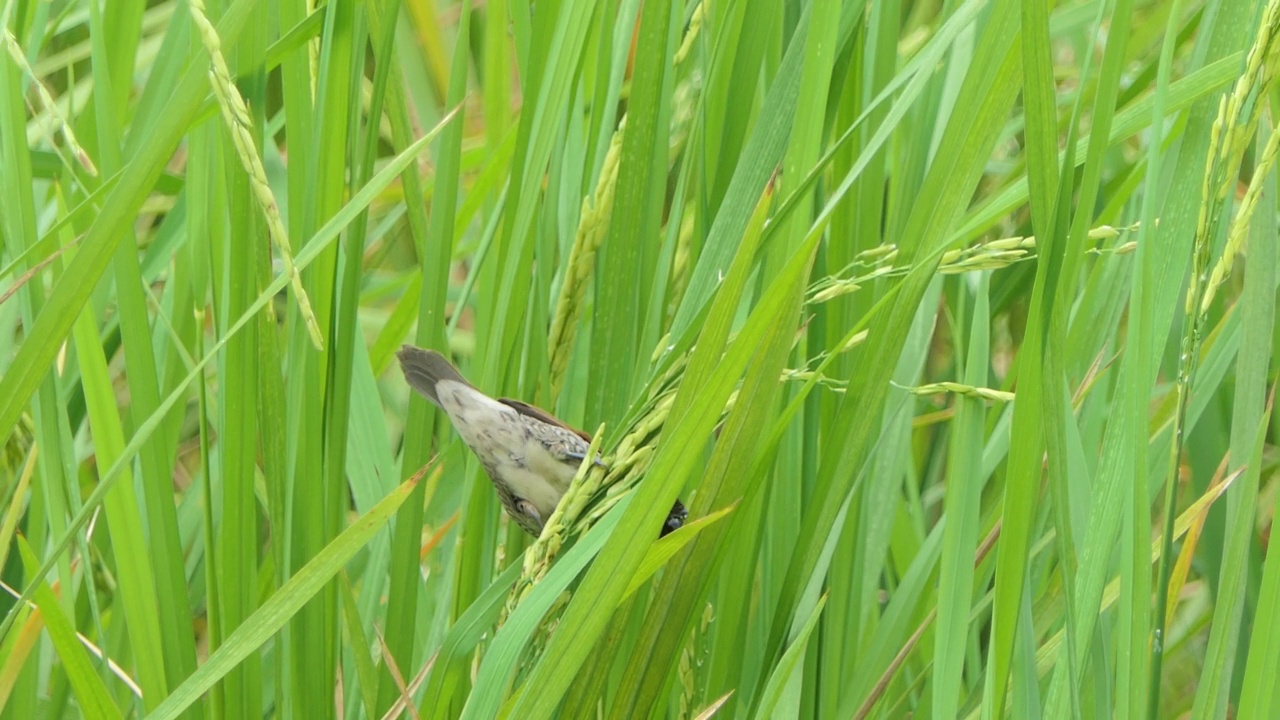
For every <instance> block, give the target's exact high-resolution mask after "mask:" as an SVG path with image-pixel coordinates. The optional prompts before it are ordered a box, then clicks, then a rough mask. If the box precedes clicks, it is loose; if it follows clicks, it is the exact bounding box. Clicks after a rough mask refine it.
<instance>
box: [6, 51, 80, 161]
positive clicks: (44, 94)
mask: <svg viewBox="0 0 1280 720" xmlns="http://www.w3.org/2000/svg"><path fill="white" fill-rule="evenodd" d="M4 44H5V49H6V50H8V52H9V57H11V58H13V62H14V63H16V64H17V65H18V67H19V68H21V70H22V72H23V74H24V75H26V76H27V77H28V78H29V79H30V80H31V84H32V85H34V86H35V89H36V96H37V97H39V98H40V105H41V107H43V108H44V111H45V112H47V113H49V117H51V118H53V121H54V123H56V124H57V126H58V131H59V132H61V133H62V139H63V140H65V141H66V143H67V147H69V148H71V152H73V153H75V156H76V162H78V163H80V166H81V167H83V168H84V170H85V172H87V173H89V174H90V175H92V176H93V177H97V176H98V168H97V166H96V165H94V164H93V160H92V159H91V158H90V157H89V153H87V152H85V149H84V148H83V147H81V146H80V143H79V142H78V141H77V140H76V133H75V130H73V129H72V128H71V123H69V122H67V118H66V116H65V115H63V114H62V111H61V110H59V109H58V103H57V101H56V100H54V99H53V93H51V92H49V88H47V87H45V84H44V83H43V82H42V81H41V80H40V76H38V75H36V73H35V71H34V70H32V69H31V65H30V64H29V63H28V62H27V56H26V55H25V54H23V52H22V46H21V45H19V44H18V40H17V38H15V37H14V36H13V33H12V32H10V31H9V30H8V29H6V30H5V31H4ZM54 149H55V151H56V150H57V146H56V145H55V146H54ZM59 154H61V153H59Z"/></svg>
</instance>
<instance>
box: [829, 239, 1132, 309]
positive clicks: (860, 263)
mask: <svg viewBox="0 0 1280 720" xmlns="http://www.w3.org/2000/svg"><path fill="white" fill-rule="evenodd" d="M1137 228H1138V225H1137V223H1135V224H1133V225H1129V226H1126V227H1121V228H1115V227H1111V226H1110V225H1100V226H1098V227H1096V228H1094V229H1092V230H1090V231H1089V239H1091V240H1095V241H1099V240H1113V239H1115V238H1117V237H1119V236H1120V235H1121V234H1123V233H1127V232H1133V231H1134V230H1137ZM1136 247H1137V246H1136V245H1134V244H1132V243H1124V244H1121V245H1118V246H1115V247H1111V248H1106V249H1102V248H1089V250H1088V251H1087V252H1089V253H1090V254H1103V253H1106V254H1115V255H1124V254H1128V253H1130V252H1133V250H1134V248H1136ZM1035 250H1036V239H1035V236H1031V235H1028V236H1026V237H1021V236H1018V237H1007V238H1000V239H998V240H990V241H988V242H985V243H978V244H977V245H973V246H971V247H967V248H958V249H955V250H948V251H947V252H945V253H943V255H942V260H941V262H940V263H939V265H938V273H939V274H941V275H958V274H960V273H967V272H978V271H982V270H1003V269H1005V268H1007V267H1010V266H1011V265H1014V264H1015V263H1019V262H1023V261H1025V260H1030V259H1032V258H1034V257H1036V255H1035ZM897 258H898V247H897V246H896V245H892V244H890V245H879V246H876V247H873V248H870V249H868V250H864V251H862V252H860V253H858V255H857V256H856V257H854V259H853V262H851V263H849V264H848V265H846V266H845V267H844V268H843V269H842V270H841V271H840V272H839V273H836V274H835V275H833V276H831V277H827V278H823V279H822V280H819V281H817V282H815V283H814V284H813V285H812V286H811V287H810V288H809V302H810V303H824V302H827V301H829V300H834V299H835V298H838V297H840V296H842V295H848V294H849V293H852V292H857V291H858V290H860V289H861V288H862V286H863V285H865V284H866V283H869V282H871V281H873V280H880V279H883V278H896V277H903V276H905V275H906V274H907V273H908V272H910V271H911V267H910V266H901V267H899V266H895V265H894V261H895V260H897ZM849 273H855V274H852V275H848V274H849ZM846 275H847V276H846Z"/></svg>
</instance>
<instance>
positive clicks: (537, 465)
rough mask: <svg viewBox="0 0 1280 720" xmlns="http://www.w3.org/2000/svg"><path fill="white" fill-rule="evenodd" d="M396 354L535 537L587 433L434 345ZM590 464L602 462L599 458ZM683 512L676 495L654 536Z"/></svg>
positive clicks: (574, 467) (677, 523)
mask: <svg viewBox="0 0 1280 720" xmlns="http://www.w3.org/2000/svg"><path fill="white" fill-rule="evenodd" d="M396 357H397V359H399V361H400V369H401V371H402V372H403V373H404V379H405V382H407V383H408V384H409V387H411V388H413V390H414V391H415V392H417V393H418V394H419V395H422V396H423V397H424V398H426V399H427V400H428V401H430V402H431V404H433V405H435V406H436V407H438V408H440V409H441V410H443V411H444V412H445V414H446V415H448V416H449V421H450V422H452V423H453V427H454V429H455V430H456V431H457V432H458V435H459V436H461V437H462V441H463V442H464V443H466V445H467V447H469V448H471V451H472V452H473V453H475V455H476V457H477V458H478V459H479V460H480V464H481V465H482V466H483V467H484V470H485V473H486V474H488V476H489V479H490V480H491V481H492V482H493V487H494V489H495V490H497V492H498V499H499V500H501V501H502V507H503V508H504V509H505V510H506V511H507V514H508V515H509V516H510V517H511V519H512V520H514V521H515V523H516V525H518V526H520V528H521V529H522V530H524V531H525V532H527V533H529V534H530V535H533V536H535V537H536V536H538V535H540V534H541V533H542V528H543V526H544V525H545V524H546V521H547V519H548V518H550V517H551V513H552V512H554V511H555V509H556V505H558V504H559V503H560V499H561V498H562V497H564V494H565V492H566V491H568V489H569V483H570V482H571V481H572V480H573V477H574V475H575V474H577V471H578V467H579V465H581V464H582V461H583V459H584V458H586V454H587V452H588V451H589V449H590V444H591V436H590V435H589V434H587V433H585V432H583V431H582V430H578V429H576V428H574V427H571V426H570V425H568V424H566V423H564V422H562V421H561V420H559V419H557V418H556V417H555V416H553V415H551V413H548V412H547V411H545V410H543V409H541V408H538V407H535V406H533V405H530V404H528V403H525V402H521V401H519V400H513V399H511V398H498V399H494V398H492V397H489V396H488V395H486V394H484V393H483V392H480V391H479V390H478V389H476V387H475V386H474V385H472V384H471V383H470V382H467V379H466V378H464V377H463V376H462V373H460V372H458V369H457V368H456V367H454V365H453V363H451V362H449V360H448V358H446V357H445V356H444V355H441V354H440V353H438V352H436V351H434V350H427V349H424V348H420V347H416V346H413V345H408V344H406V345H403V346H401V348H400V350H399V351H398V352H397V353H396ZM592 462H594V463H595V464H597V465H600V466H602V467H603V466H604V462H603V461H602V460H601V459H600V458H599V456H597V457H595V458H592ZM687 517H688V511H687V510H686V509H685V507H684V505H683V504H682V503H681V502H680V501H679V500H676V502H675V504H674V505H673V506H672V507H671V512H670V513H668V515H667V519H666V521H664V523H663V525H662V530H661V532H660V534H659V537H663V536H665V535H667V534H668V533H670V532H672V531H674V530H676V529H678V528H680V527H681V526H682V525H683V524H684V521H685V519H686V518H687Z"/></svg>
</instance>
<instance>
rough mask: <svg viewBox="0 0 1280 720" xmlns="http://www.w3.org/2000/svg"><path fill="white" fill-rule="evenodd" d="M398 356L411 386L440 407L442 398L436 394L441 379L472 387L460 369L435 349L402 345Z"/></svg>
mask: <svg viewBox="0 0 1280 720" xmlns="http://www.w3.org/2000/svg"><path fill="white" fill-rule="evenodd" d="M396 357H397V358H399V359H400V370H401V371H403V372H404V379H405V381H406V382H408V383H409V387H412V388H413V389H414V390H417V391H418V393H419V394H420V395H422V396H423V397H425V398H426V399H428V400H430V401H431V403H432V404H433V405H435V406H436V407H440V398H439V397H438V396H437V395H436V384H437V383H439V382H440V381H441V380H452V381H454V382H459V383H462V384H463V385H466V386H467V387H471V383H469V382H467V380H466V378H464V377H462V375H461V374H460V373H459V372H458V369H457V368H455V367H454V366H453V363H451V362H449V360H448V359H446V358H445V356H443V355H441V354H440V353H438V352H436V351H434V350H424V349H422V348H420V347H414V346H413V345H401V346H400V350H399V352H397V353H396Z"/></svg>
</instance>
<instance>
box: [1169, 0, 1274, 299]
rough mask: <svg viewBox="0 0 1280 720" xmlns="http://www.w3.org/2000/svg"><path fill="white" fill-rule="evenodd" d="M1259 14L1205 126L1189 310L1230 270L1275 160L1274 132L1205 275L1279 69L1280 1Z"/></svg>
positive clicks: (1210, 294)
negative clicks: (1238, 66) (1229, 84)
mask: <svg viewBox="0 0 1280 720" xmlns="http://www.w3.org/2000/svg"><path fill="white" fill-rule="evenodd" d="M1262 15H1263V17H1262V23H1261V24H1260V25H1259V27H1258V34H1257V36H1256V38H1255V39H1254V42H1253V45H1252V46H1251V47H1250V48H1249V55H1248V57H1247V59H1246V61H1245V71H1244V74H1243V75H1241V76H1240V78H1239V79H1238V80H1236V83H1235V86H1234V88H1233V89H1232V91H1231V93H1230V95H1226V96H1223V97H1222V99H1221V100H1220V101H1219V105H1218V117H1217V119H1216V120H1215V121H1214V123H1213V128H1212V130H1211V131H1210V136H1209V158H1208V162H1207V163H1206V166H1205V174H1204V185H1203V188H1202V192H1203V196H1204V199H1203V201H1202V202H1201V204H1200V215H1199V218H1198V222H1197V224H1196V249H1195V268H1194V269H1193V272H1192V276H1191V287H1190V289H1189V291H1188V293H1187V302H1188V307H1187V314H1188V315H1190V314H1192V313H1193V312H1200V313H1204V312H1206V311H1207V309H1208V307H1209V304H1210V303H1212V302H1213V298H1214V295H1215V294H1216V291H1217V287H1218V285H1220V284H1221V283H1222V281H1223V280H1224V279H1225V278H1226V276H1227V275H1229V274H1230V273H1231V268H1232V265H1233V264H1234V262H1235V256H1236V254H1237V253H1239V252H1240V250H1241V249H1242V248H1243V246H1244V239H1245V236H1246V230H1247V228H1248V226H1249V219H1250V218H1251V217H1252V215H1253V211H1254V209H1255V208H1256V207H1257V202H1258V196H1259V195H1260V193H1261V192H1262V182H1263V179H1264V178H1265V177H1266V176H1267V174H1268V173H1269V172H1270V169H1271V167H1272V165H1273V164H1274V162H1275V155H1276V150H1277V146H1276V143H1277V142H1280V141H1277V140H1276V137H1275V135H1274V134H1273V135H1272V137H1271V138H1270V140H1269V142H1268V143H1267V147H1266V148H1265V149H1264V151H1263V154H1262V156H1261V157H1260V158H1259V159H1258V162H1257V166H1256V167H1255V170H1254V175H1253V181H1252V182H1251V184H1250V187H1249V190H1248V191H1247V192H1246V195H1245V198H1244V200H1243V202H1241V205H1240V212H1239V213H1238V214H1237V216H1236V219H1235V222H1234V223H1233V224H1232V226H1231V230H1230V233H1229V234H1228V236H1227V245H1226V247H1225V248H1224V250H1223V253H1222V258H1221V259H1220V260H1219V261H1218V263H1217V265H1215V266H1214V268H1213V271H1212V274H1211V275H1209V276H1207V277H1206V272H1207V270H1208V262H1209V254H1210V253H1211V251H1212V242H1211V234H1212V229H1213V227H1214V226H1215V225H1216V224H1217V222H1218V218H1220V217H1221V216H1222V213H1223V209H1224V206H1225V204H1226V203H1227V202H1228V199H1229V198H1231V197H1232V196H1233V193H1232V190H1233V188H1235V184H1236V178H1237V177H1238V176H1239V174H1240V165H1241V163H1242V162H1243V161H1244V154H1245V151H1246V150H1248V147H1249V144H1250V142H1252V139H1253V137H1254V136H1255V134H1256V132H1257V128H1258V122H1259V120H1260V119H1261V117H1262V111H1263V109H1264V107H1265V106H1266V104H1267V103H1266V98H1267V94H1268V92H1269V90H1270V88H1271V85H1272V84H1273V82H1274V80H1275V77H1276V71H1277V69H1280V2H1274V1H1273V2H1270V3H1268V4H1267V7H1266V9H1265V10H1264V11H1263V14H1262ZM1193 299H1194V301H1197V302H1198V303H1199V307H1198V308H1196V307H1195V306H1193V305H1190V303H1192V302H1193Z"/></svg>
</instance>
